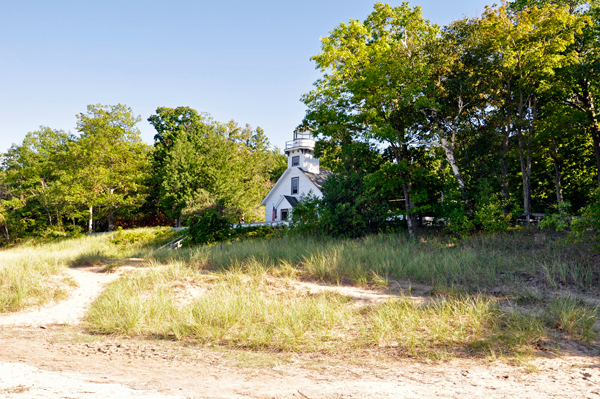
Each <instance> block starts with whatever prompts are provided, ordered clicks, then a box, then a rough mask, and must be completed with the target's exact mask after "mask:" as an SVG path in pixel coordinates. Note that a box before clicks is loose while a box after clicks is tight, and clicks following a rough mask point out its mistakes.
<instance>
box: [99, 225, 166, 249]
mask: <svg viewBox="0 0 600 399" xmlns="http://www.w3.org/2000/svg"><path fill="white" fill-rule="evenodd" d="M173 235H174V232H173V229H172V228H170V227H160V228H154V229H137V230H123V229H120V228H117V231H116V232H115V233H113V234H111V235H110V238H109V241H110V242H111V243H113V244H115V245H132V244H136V245H149V244H155V243H159V242H163V241H165V239H167V238H170V237H173Z"/></svg>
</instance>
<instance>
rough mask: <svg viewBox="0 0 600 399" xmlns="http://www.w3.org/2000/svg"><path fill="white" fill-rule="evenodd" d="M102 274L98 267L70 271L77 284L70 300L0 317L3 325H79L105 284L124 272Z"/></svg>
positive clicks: (0, 322) (120, 270) (68, 274)
mask: <svg viewBox="0 0 600 399" xmlns="http://www.w3.org/2000/svg"><path fill="white" fill-rule="evenodd" d="M124 269H126V268H120V269H119V271H117V272H114V273H103V272H101V271H100V269H99V268H91V267H89V268H70V269H66V270H65V273H66V274H67V276H68V277H69V278H71V279H72V280H73V281H74V282H75V283H76V287H74V288H72V290H71V292H70V293H69V296H68V298H67V299H65V300H63V301H61V302H59V303H50V304H46V305H44V306H42V307H39V308H36V309H25V310H23V311H20V312H16V313H11V314H8V315H0V325H2V326H11V325H12V326H47V325H51V324H71V325H74V324H79V323H81V322H82V321H83V317H84V316H85V312H86V311H87V309H88V308H89V307H90V305H91V304H92V302H93V301H94V299H96V297H98V295H100V293H101V292H102V289H103V288H104V286H105V285H106V284H108V283H109V282H111V281H113V280H115V279H116V278H117V277H119V276H120V274H121V272H122V270H124Z"/></svg>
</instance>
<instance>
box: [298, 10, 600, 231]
mask: <svg viewBox="0 0 600 399" xmlns="http://www.w3.org/2000/svg"><path fill="white" fill-rule="evenodd" d="M599 48H600V6H599V2H598V1H596V0H583V1H581V0H572V1H564V0H546V1H544V0H540V1H536V0H518V1H515V2H512V3H507V4H506V3H505V4H503V5H501V6H495V5H494V6H490V7H487V8H486V10H485V12H484V13H483V14H482V15H481V16H479V17H476V18H463V19H460V20H456V21H453V22H452V23H451V24H449V25H448V26H445V27H439V26H437V25H435V24H433V23H431V22H430V21H428V20H426V19H424V18H423V16H422V14H421V10H420V8H419V7H415V8H411V7H410V6H409V5H408V4H407V3H403V4H402V5H400V6H398V7H392V6H390V5H387V4H381V3H377V4H375V7H374V11H373V12H372V13H371V14H370V15H369V16H368V17H367V18H366V19H365V20H364V21H360V20H351V21H350V22H349V23H342V24H340V25H339V26H337V27H335V28H334V29H333V30H332V31H331V32H330V35H329V36H327V37H325V38H323V39H322V51H321V52H320V53H319V54H317V55H316V56H314V57H313V58H312V59H313V60H314V61H315V62H316V65H317V68H318V69H320V70H321V72H322V73H323V77H322V78H321V79H319V80H318V81H317V82H315V84H314V89H313V90H312V91H311V92H309V93H307V94H305V95H304V96H303V97H302V100H303V102H304V103H305V104H306V106H307V108H308V109H307V113H306V117H305V119H304V121H303V127H305V128H310V129H312V130H313V132H314V133H315V134H316V135H318V137H319V138H320V139H319V143H318V152H319V156H320V157H321V164H322V165H323V166H325V167H327V166H329V167H330V168H332V169H333V170H334V171H335V172H336V176H335V178H334V179H330V180H329V181H328V182H327V183H326V185H325V187H324V192H325V197H324V198H323V199H321V200H317V199H316V198H308V200H307V201H305V202H304V203H303V204H302V205H301V208H300V209H297V210H296V211H295V212H294V215H295V217H296V219H297V222H298V223H300V224H301V225H304V226H305V228H307V229H310V228H315V229H316V230H318V231H319V232H329V234H331V235H362V234H365V233H367V232H373V231H381V230H382V229H383V228H385V226H386V225H387V224H388V222H389V220H390V215H391V214H394V213H396V214H397V213H402V214H404V215H405V220H406V223H407V227H408V230H409V232H410V233H411V235H412V234H414V231H415V229H416V228H417V227H418V226H419V222H420V218H421V216H423V215H428V216H437V217H438V218H442V219H443V220H444V221H445V224H446V227H447V228H448V229H449V230H451V231H454V232H456V233H460V234H463V233H468V232H470V231H473V230H477V229H483V230H488V231H498V230H505V229H507V228H508V227H509V226H510V225H511V224H512V223H514V222H515V219H516V218H517V217H519V216H520V217H523V218H525V219H527V218H528V217H531V215H532V213H535V212H539V213H548V212H550V213H553V212H557V210H558V209H559V208H560V210H561V211H562V212H566V211H570V212H582V211H584V210H586V209H588V208H587V207H589V206H590V204H593V203H594V202H595V198H596V193H597V189H598V185H599V182H600V174H599V169H600V132H599V130H598V115H597V112H598V111H597V109H596V108H597V107H598V104H597V101H598V100H597V99H598V96H599V95H600V93H599V91H600V52H599ZM317 208H318V209H319V211H318V212H317V213H318V216H319V217H318V219H314V218H313V219H314V220H313V221H312V222H309V220H310V219H311V216H310V215H315V212H314V210H315V209H317ZM569 208H570V209H569ZM341 222H343V223H341ZM315 225H318V227H314V226H315ZM311 226H312V227H311Z"/></svg>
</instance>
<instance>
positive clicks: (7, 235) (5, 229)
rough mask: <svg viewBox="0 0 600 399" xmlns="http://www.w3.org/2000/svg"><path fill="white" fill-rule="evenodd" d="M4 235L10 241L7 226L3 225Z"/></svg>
mask: <svg viewBox="0 0 600 399" xmlns="http://www.w3.org/2000/svg"><path fill="white" fill-rule="evenodd" d="M4 237H6V241H8V242H10V234H8V226H7V225H4Z"/></svg>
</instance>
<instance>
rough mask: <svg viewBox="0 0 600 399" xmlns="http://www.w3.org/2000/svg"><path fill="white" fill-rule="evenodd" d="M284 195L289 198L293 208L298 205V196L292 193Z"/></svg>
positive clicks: (288, 200)
mask: <svg viewBox="0 0 600 399" xmlns="http://www.w3.org/2000/svg"><path fill="white" fill-rule="evenodd" d="M284 197H285V199H286V200H287V202H289V203H290V205H291V206H292V208H295V207H296V205H298V198H296V197H292V196H291V195H284Z"/></svg>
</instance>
